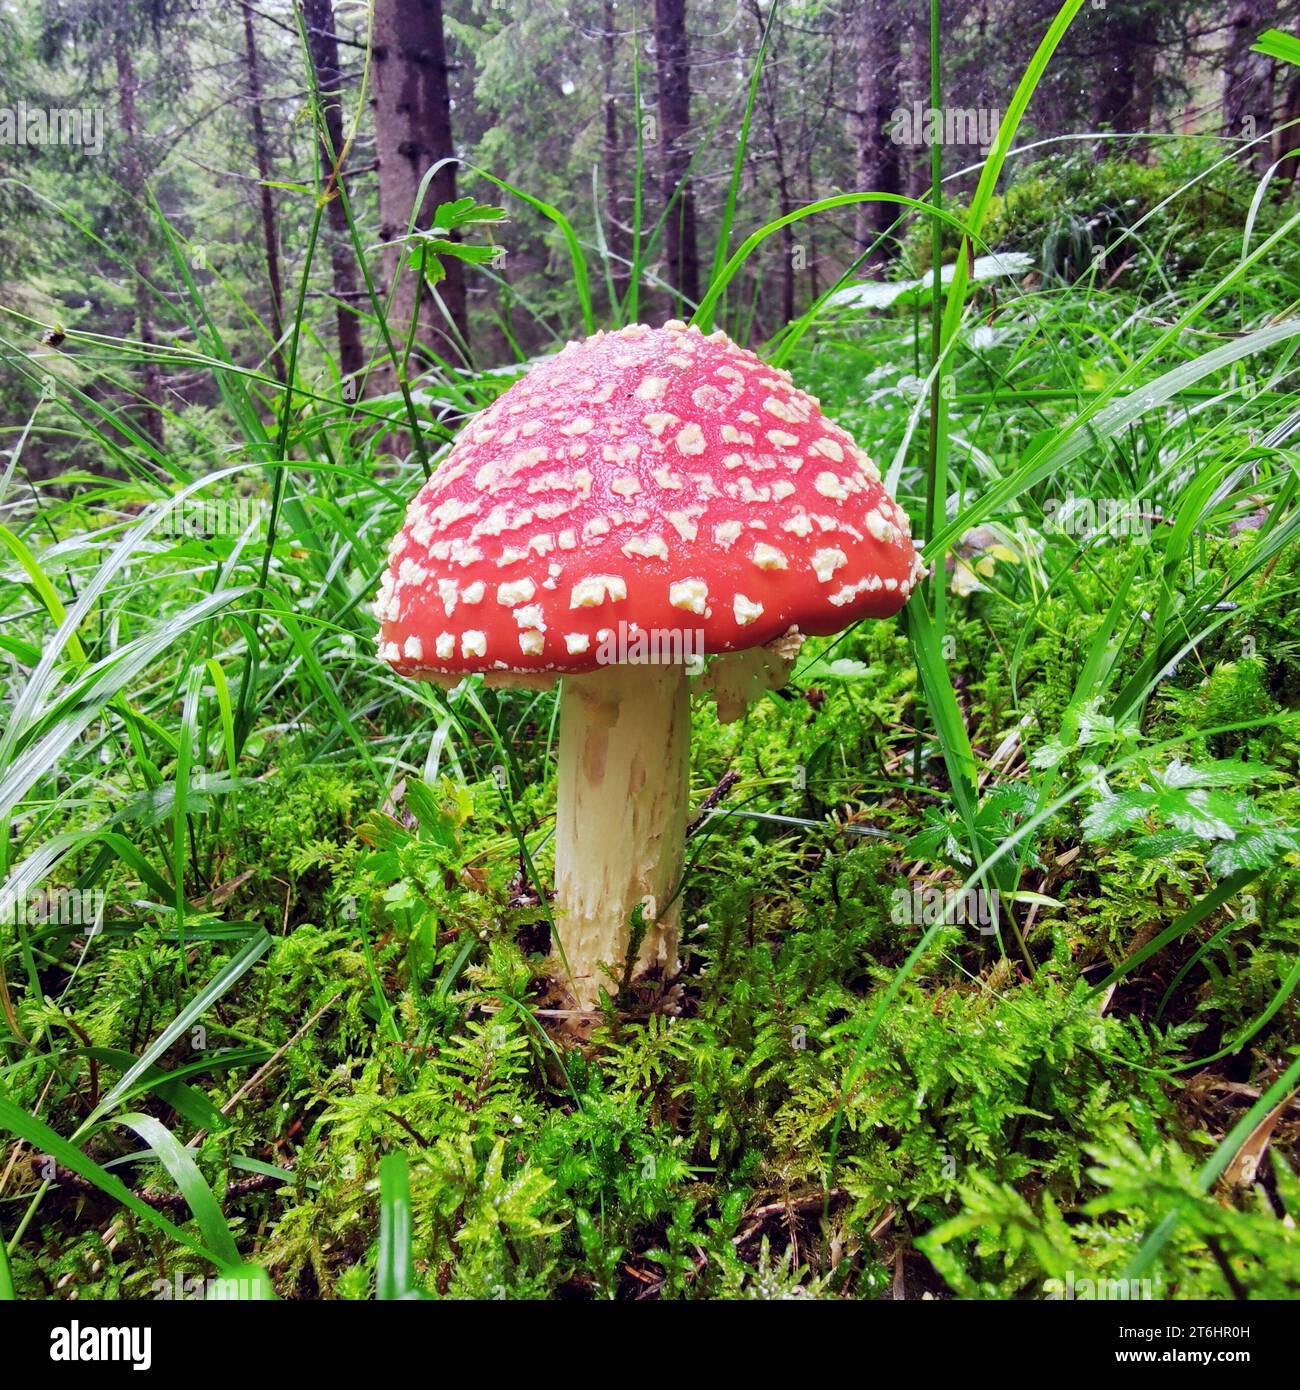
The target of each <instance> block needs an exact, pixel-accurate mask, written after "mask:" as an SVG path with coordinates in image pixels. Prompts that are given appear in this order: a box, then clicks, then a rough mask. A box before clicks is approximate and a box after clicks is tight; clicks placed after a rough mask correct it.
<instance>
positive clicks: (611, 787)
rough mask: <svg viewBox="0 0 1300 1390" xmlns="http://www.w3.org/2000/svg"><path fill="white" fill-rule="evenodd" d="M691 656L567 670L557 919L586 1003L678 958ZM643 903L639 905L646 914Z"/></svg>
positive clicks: (578, 993)
mask: <svg viewBox="0 0 1300 1390" xmlns="http://www.w3.org/2000/svg"><path fill="white" fill-rule="evenodd" d="M686 687H687V677H686V671H685V668H684V667H682V666H607V667H605V668H604V669H602V670H599V671H593V672H592V673H590V674H589V675H584V676H570V677H567V678H566V679H565V682H564V689H563V694H562V696H561V701H560V762H559V780H558V787H559V791H558V801H557V806H556V822H555V907H554V912H555V921H556V929H557V931H558V933H559V937H560V943H561V945H562V947H563V955H564V959H565V960H566V961H567V963H568V970H569V978H570V980H571V987H572V990H573V995H574V998H575V999H576V1001H577V1003H578V1005H579V1007H580V1008H583V1009H592V1008H595V1007H596V1005H597V1003H598V1001H599V998H600V994H601V991H602V990H604V991H613V990H615V989H616V988H617V986H618V984H619V983H621V981H622V979H623V977H624V974H625V962H626V960H627V955H628V949H629V943H630V941H631V936H632V929H633V922H634V920H635V919H636V918H637V917H638V916H639V918H640V921H641V923H643V924H644V928H645V934H644V936H643V938H642V940H641V944H640V949H639V950H638V952H637V954H636V958H635V963H634V966H633V969H632V971H631V972H630V973H631V975H632V976H634V977H637V978H641V977H646V976H650V977H655V978H657V979H659V980H660V981H663V980H666V979H668V978H670V977H671V976H672V975H673V974H674V973H675V972H676V969H677V939H678V923H679V920H680V916H681V891H680V889H681V876H682V866H683V859H684V851H685V843H686V810H687V794H688V773H689V767H690V737H691V725H690V709H689V704H688V701H687V688H686ZM638 909H640V912H639V914H638Z"/></svg>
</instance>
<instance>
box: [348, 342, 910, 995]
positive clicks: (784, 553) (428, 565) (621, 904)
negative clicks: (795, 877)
mask: <svg viewBox="0 0 1300 1390" xmlns="http://www.w3.org/2000/svg"><path fill="white" fill-rule="evenodd" d="M923 573H924V571H923V569H922V566H921V561H920V558H919V557H918V555H917V554H916V553H915V551H914V550H913V548H912V544H911V539H910V528H909V525H908V519H907V517H906V515H905V514H904V513H903V511H902V509H901V508H899V507H898V506H897V505H896V504H895V503H894V502H893V501H892V500H891V499H890V498H889V496H888V495H887V494H886V493H885V491H884V489H883V488H882V486H881V483H880V474H879V473H878V472H877V470H876V468H875V465H874V464H873V463H872V462H871V460H870V459H869V458H868V457H867V455H866V454H865V453H864V452H863V451H862V450H861V449H859V448H858V447H857V445H856V444H855V443H854V442H853V440H852V438H851V437H850V436H849V435H848V434H847V433H846V432H845V431H844V430H843V429H841V428H840V427H839V426H838V425H834V424H832V423H831V422H830V421H829V420H827V419H825V418H824V417H823V415H822V413H821V409H820V406H819V404H818V402H817V400H816V399H815V398H814V397H812V396H809V395H806V394H805V393H804V392H802V391H799V390H798V389H796V388H795V387H794V386H793V385H792V383H791V378H790V374H789V373H788V372H786V371H781V370H777V369H774V368H772V367H770V366H768V365H767V364H766V363H764V362H763V361H762V360H761V359H760V358H759V357H757V356H755V354H754V353H752V352H747V351H745V350H744V349H742V348H740V347H737V345H736V344H735V343H733V342H732V341H731V340H730V339H729V338H728V337H727V336H726V334H724V333H721V332H717V333H711V334H709V335H707V336H705V335H704V334H703V333H701V332H700V331H699V329H698V328H695V327H693V326H692V327H690V328H688V327H686V325H685V324H682V323H680V322H677V321H675V320H674V321H670V322H668V323H667V324H665V325H664V326H663V327H662V328H659V329H652V328H648V327H646V326H644V325H640V324H635V325H632V326H629V327H627V328H623V329H621V330H619V331H617V332H611V333H597V334H596V335H595V336H594V337H591V338H588V339H587V340H586V341H584V342H577V343H570V344H569V345H568V346H567V347H565V348H564V350H563V351H562V352H560V353H558V354H556V355H555V356H554V357H551V358H548V359H546V360H545V361H543V362H541V363H539V364H537V365H536V366H534V367H533V368H532V369H531V370H530V371H529V372H528V374H527V375H526V376H525V377H524V378H523V379H522V380H521V381H519V382H517V383H516V384H515V385H514V386H512V387H511V388H510V389H509V390H508V391H506V392H505V394H504V395H502V396H501V397H500V398H499V399H498V400H497V401H495V402H494V403H493V404H492V405H491V406H490V407H489V408H488V409H487V410H485V411H484V412H483V413H482V414H480V415H478V416H477V417H475V418H474V419H473V420H472V421H471V422H470V423H469V424H468V425H467V426H466V427H465V429H464V430H463V431H462V433H461V435H460V437H459V438H458V439H457V441H456V443H455V445H454V447H453V448H452V449H451V451H450V452H449V453H448V455H447V456H446V458H445V459H444V460H443V461H442V463H441V465H440V466H439V468H438V469H437V471H436V472H435V473H434V475H433V476H432V477H431V478H430V479H429V481H428V482H427V483H426V484H425V486H424V487H423V489H422V490H421V491H420V493H419V495H418V496H417V497H416V498H415V500H414V501H413V502H412V503H411V506H410V508H409V510H408V511H407V514H406V522H405V525H404V526H403V529H402V530H401V532H400V533H399V534H398V536H397V537H396V538H395V540H394V541H393V543H392V545H391V547H390V549H389V566H388V571H387V573H386V574H385V576H384V578H383V582H382V584H381V586H380V590H379V594H378V596H377V598H376V601H375V609H374V611H375V615H376V617H377V618H378V620H379V622H380V624H381V629H380V633H379V647H380V656H381V657H382V658H383V659H384V660H386V661H387V662H389V663H390V664H391V666H392V667H393V669H394V670H395V671H397V672H398V673H399V674H401V675H404V676H410V677H413V678H415V679H424V680H435V681H439V682H441V683H443V684H445V685H454V684H455V683H456V682H457V681H459V680H460V679H461V678H463V677H464V676H466V675H467V674H469V673H471V672H481V673H483V675H484V677H485V680H486V682H487V683H488V684H490V685H525V686H530V687H533V688H538V687H542V688H545V687H548V686H549V685H551V684H553V683H554V681H555V680H556V678H557V677H563V678H564V679H563V686H562V692H561V703H560V741H559V770H558V792H557V802H558V805H557V820H556V834H555V922H556V928H557V932H558V935H559V937H560V942H561V944H562V946H563V958H564V959H566V960H567V963H568V968H569V979H570V984H571V987H572V991H573V994H574V997H575V999H576V1001H577V1003H578V1004H579V1006H580V1007H581V1008H583V1009H591V1008H593V1007H594V1006H595V1005H596V1004H597V1002H598V1000H599V998H600V991H602V990H604V991H607V992H611V993H612V992H614V991H615V990H616V988H617V984H616V981H617V980H618V979H619V978H621V977H622V975H623V973H624V963H625V958H626V956H627V954H628V952H629V945H630V941H631V931H632V929H633V926H634V924H636V925H637V926H640V925H644V927H645V932H644V936H643V937H642V940H641V943H640V947H639V950H638V952H637V956H636V961H635V966H634V971H633V975H634V976H646V975H653V974H658V975H659V976H660V977H661V978H667V977H668V976H670V975H671V974H672V973H674V972H675V970H676V962H677V936H678V918H679V913H680V902H681V894H680V879H681V875H682V863H683V855H684V839H685V828H686V813H687V799H688V773H689V751H690V750H689V742H690V723H689V712H688V704H687V680H688V671H689V670H690V669H692V666H694V668H695V669H698V667H699V665H700V663H701V662H702V659H703V657H704V656H705V655H708V656H710V657H711V658H712V663H711V665H710V668H709V672H708V675H707V677H706V684H708V685H709V686H711V687H712V689H713V691H714V693H715V696H716V698H717V700H718V706H719V715H720V717H721V718H723V719H724V720H726V719H730V718H735V717H737V716H738V715H739V714H740V713H742V712H743V710H744V708H745V706H746V704H747V703H748V702H749V701H750V700H752V699H753V698H755V697H756V696H757V695H758V694H760V693H761V692H762V691H763V690H764V689H770V688H775V687H777V686H779V685H780V684H782V683H783V682H784V680H785V677H786V675H787V674H788V672H789V669H790V665H791V663H792V661H793V658H794V655H795V654H796V653H797V651H798V646H799V642H800V641H801V640H802V637H803V635H805V634H811V635H822V636H824V635H829V634H831V633H834V632H839V631H841V630H842V629H843V628H845V627H848V626H849V625H850V624H851V623H854V622H856V621H857V620H858V619H860V618H870V617H888V616H890V615H892V614H894V613H896V612H897V611H898V609H899V608H901V607H902V605H903V604H904V603H905V602H906V601H907V598H908V596H909V594H910V593H911V592H912V589H913V588H914V586H915V585H916V583H917V581H918V579H919V578H920V577H921V576H922V574H923ZM638 906H640V908H641V911H640V914H639V915H638V913H637V908H638Z"/></svg>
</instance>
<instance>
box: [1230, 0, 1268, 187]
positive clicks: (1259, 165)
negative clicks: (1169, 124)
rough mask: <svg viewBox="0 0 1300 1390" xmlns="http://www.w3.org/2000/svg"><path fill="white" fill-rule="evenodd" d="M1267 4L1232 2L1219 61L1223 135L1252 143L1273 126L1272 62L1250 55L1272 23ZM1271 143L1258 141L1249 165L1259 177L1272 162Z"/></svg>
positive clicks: (1263, 1)
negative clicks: (1225, 47)
mask: <svg viewBox="0 0 1300 1390" xmlns="http://www.w3.org/2000/svg"><path fill="white" fill-rule="evenodd" d="M1273 9H1274V7H1273V5H1272V4H1270V3H1268V0H1234V3H1233V5H1232V8H1231V10H1230V11H1229V12H1228V47H1227V51H1226V53H1225V54H1224V60H1223V133H1224V134H1225V135H1227V136H1229V137H1230V138H1234V139H1238V140H1253V139H1254V138H1255V137H1256V136H1257V135H1263V134H1264V133H1265V131H1267V130H1269V129H1271V128H1272V125H1273V60H1272V58H1268V57H1266V56H1265V55H1264V54H1262V53H1252V52H1251V51H1250V47H1251V44H1253V43H1254V42H1255V40H1256V39H1257V38H1258V37H1259V36H1260V34H1262V33H1263V32H1264V30H1265V29H1267V28H1269V26H1270V25H1271V24H1272V23H1273V19H1272V14H1273ZM1272 154H1273V152H1272V148H1271V143H1270V142H1269V141H1268V140H1261V141H1260V143H1259V144H1258V145H1256V146H1254V148H1253V149H1252V150H1251V152H1250V159H1249V164H1250V167H1252V168H1254V169H1255V170H1256V172H1258V173H1261V174H1262V173H1263V172H1264V170H1265V169H1266V168H1268V165H1269V162H1270V160H1271V159H1272Z"/></svg>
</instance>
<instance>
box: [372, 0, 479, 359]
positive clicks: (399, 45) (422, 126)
mask: <svg viewBox="0 0 1300 1390" xmlns="http://www.w3.org/2000/svg"><path fill="white" fill-rule="evenodd" d="M372 79H373V98H372V100H373V103H374V110H375V152H376V154H377V156H378V161H379V220H380V235H381V237H382V238H383V240H384V241H385V242H392V241H394V240H395V239H397V238H400V237H403V236H404V235H405V234H406V228H407V225H408V223H409V221H410V217H411V210H412V208H413V207H414V206H415V201H416V195H417V194H418V192H419V187H420V182H421V180H422V179H423V178H424V176H425V174H426V173H427V172H428V171H429V169H430V168H432V167H433V165H435V164H437V163H439V161H442V160H447V159H450V157H451V156H452V154H453V153H454V151H453V147H452V133H451V95H450V89H449V86H448V73H447V46H446V40H445V36H444V33H443V23H442V2H441V0H375V20H374V55H373V66H372ZM455 197H456V173H455V166H454V165H452V164H444V165H443V167H442V168H441V169H439V170H438V173H437V175H436V176H435V177H434V178H433V179H432V181H431V182H430V185H429V191H428V193H427V194H426V196H425V198H424V200H423V202H422V203H421V205H420V207H419V209H418V211H417V213H416V220H415V225H416V227H417V228H419V227H427V226H429V225H430V222H431V219H432V216H433V213H434V212H435V211H436V209H437V207H438V205H439V204H440V203H449V202H451V201H453V200H454V198H455ZM404 259H405V254H404V249H403V248H402V247H400V246H390V247H389V248H388V249H387V250H386V251H385V253H384V266H385V271H386V273H387V276H388V282H389V285H390V286H392V285H394V284H395V285H396V287H397V289H396V294H395V295H394V298H393V307H392V311H391V315H390V327H391V329H392V332H393V335H394V337H395V338H396V339H397V340H398V350H399V352H400V351H401V344H402V343H404V342H405V340H406V335H407V332H408V330H409V327H410V325H411V322H412V320H413V319H415V320H416V342H417V343H418V342H420V341H424V342H426V343H428V345H429V346H430V347H431V348H432V349H433V351H434V352H436V353H438V354H439V356H442V357H447V358H450V359H451V360H452V361H459V360H460V359H461V358H462V356H464V349H463V347H462V344H464V343H467V342H468V340H469V324H468V320H467V317H466V304H465V280H464V276H463V274H462V269H461V264H460V262H459V261H457V260H454V259H452V258H448V259H447V261H446V271H447V278H446V279H445V280H444V281H443V282H442V283H441V284H440V285H439V286H438V297H439V298H440V299H441V301H442V305H443V309H445V311H446V313H445V314H444V313H443V312H442V311H440V310H439V308H438V306H437V304H436V303H434V301H433V298H432V295H431V294H430V293H429V291H428V290H427V289H426V288H425V287H424V286H422V285H420V284H419V283H418V282H417V278H416V276H415V274H414V273H413V272H412V271H410V270H409V269H405V268H404V266H403V262H404ZM448 318H450V320H451V322H450V324H449V323H448Z"/></svg>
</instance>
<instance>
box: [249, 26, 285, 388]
mask: <svg viewBox="0 0 1300 1390" xmlns="http://www.w3.org/2000/svg"><path fill="white" fill-rule="evenodd" d="M244 56H245V61H246V62H247V65H248V101H249V106H250V114H251V118H252V124H253V157H254V159H255V160H256V161H257V178H258V182H259V185H260V187H259V193H260V195H261V196H260V199H259V202H260V206H261V217H262V248H263V251H264V252H265V255H266V280H267V285H268V286H269V288H270V291H271V336H272V337H273V338H274V339H275V343H276V346H275V349H274V351H273V352H272V354H271V361H272V364H273V365H274V367H275V374H276V376H277V377H278V378H279V379H280V381H282V382H283V381H284V380H285V379H286V375H287V370H286V366H285V360H284V346H283V342H282V339H283V338H284V290H283V286H282V283H281V280H280V239H279V236H278V235H277V232H276V226H275V199H274V197H273V196H272V190H271V154H270V149H269V147H268V146H267V142H266V121H265V118H264V115H263V111H262V75H261V71H260V69H259V67H258V61H257V35H256V34H255V33H254V32H253V10H252V7H251V6H249V5H245V6H244Z"/></svg>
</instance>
